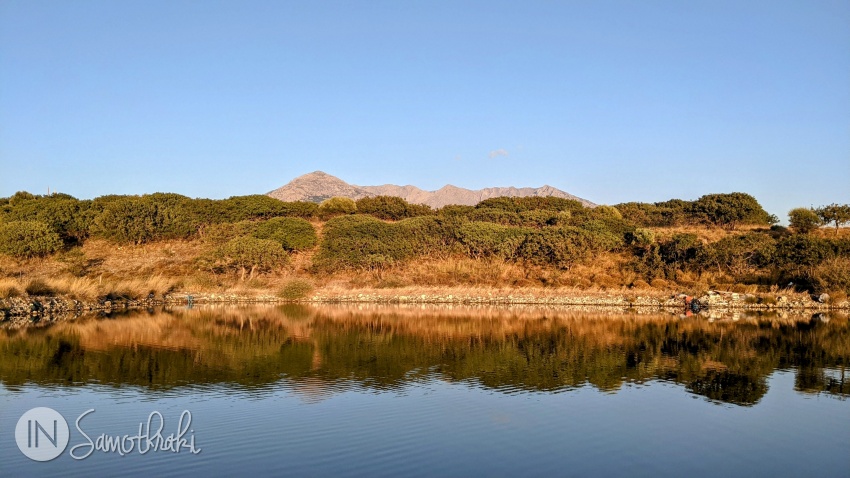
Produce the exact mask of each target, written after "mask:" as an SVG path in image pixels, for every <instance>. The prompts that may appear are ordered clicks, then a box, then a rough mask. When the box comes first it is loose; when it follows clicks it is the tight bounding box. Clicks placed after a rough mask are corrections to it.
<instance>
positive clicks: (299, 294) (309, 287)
mask: <svg viewBox="0 0 850 478" xmlns="http://www.w3.org/2000/svg"><path fill="white" fill-rule="evenodd" d="M312 291H313V284H312V283H311V282H310V281H306V280H304V279H293V280H291V281H289V282H287V283H286V285H284V286H283V288H281V289H280V292H279V293H278V296H280V297H281V298H282V299H286V300H298V299H303V298H304V297H307V295H309V294H310V292H312Z"/></svg>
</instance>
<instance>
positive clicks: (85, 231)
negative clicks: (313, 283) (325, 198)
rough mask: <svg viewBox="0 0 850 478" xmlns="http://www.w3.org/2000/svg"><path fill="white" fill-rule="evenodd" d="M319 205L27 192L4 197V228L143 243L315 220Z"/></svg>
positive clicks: (0, 207) (0, 202)
mask: <svg viewBox="0 0 850 478" xmlns="http://www.w3.org/2000/svg"><path fill="white" fill-rule="evenodd" d="M318 208H319V206H318V205H317V204H314V203H308V202H283V201H279V200H277V199H274V198H271V197H268V196H263V195H253V196H236V197H232V198H229V199H222V200H213V199H191V198H188V197H185V196H181V195H179V194H164V193H155V194H148V195H144V196H115V195H111V196H101V197H98V198H96V199H93V200H78V199H76V198H73V197H71V196H68V195H66V194H52V195H49V196H35V195H32V194H29V193H25V192H19V193H16V194H15V195H14V196H12V197H10V198H4V199H0V224H5V223H10V222H39V223H42V224H45V225H47V227H48V228H49V229H50V230H51V231H52V232H55V233H56V234H58V235H59V237H60V239H61V240H62V241H63V242H64V243H66V244H73V243H76V242H80V241H82V240H84V239H85V238H87V237H89V236H97V237H103V238H106V239H112V240H115V241H119V242H129V243H135V244H141V243H145V242H150V241H156V240H162V239H181V238H188V237H192V236H194V235H196V234H198V233H199V231H201V230H202V229H203V228H204V227H205V226H208V225H211V224H222V223H236V222H239V221H251V220H254V221H256V220H263V219H270V218H273V217H298V218H311V217H314V216H316V214H317V213H318Z"/></svg>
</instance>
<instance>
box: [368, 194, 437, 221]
mask: <svg viewBox="0 0 850 478" xmlns="http://www.w3.org/2000/svg"><path fill="white" fill-rule="evenodd" d="M356 206H357V207H356V211H357V212H358V213H359V214H368V215H370V216H375V217H377V218H378V219H385V220H390V221H398V220H401V219H406V218H410V217H417V216H429V215H432V214H434V211H433V210H432V209H431V208H430V207H429V206H426V205H424V204H410V203H408V202H407V201H405V200H404V199H402V198H400V197H396V196H375V197H368V198H363V199H358V200H357V202H356Z"/></svg>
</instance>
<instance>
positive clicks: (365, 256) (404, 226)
mask: <svg viewBox="0 0 850 478" xmlns="http://www.w3.org/2000/svg"><path fill="white" fill-rule="evenodd" d="M624 229H626V228H625V227H623V226H622V224H620V223H614V224H613V227H611V225H609V224H606V223H605V222H603V221H599V220H595V221H586V222H585V223H583V224H582V227H576V226H553V227H547V228H543V229H537V228H531V227H524V226H511V225H504V224H497V223H492V222H484V221H468V220H465V219H459V218H457V217H440V216H422V217H415V218H409V219H403V220H401V221H398V222H392V223H389V222H384V221H381V220H379V219H376V218H374V217H371V216H367V215H361V214H356V215H350V216H342V217H337V218H334V219H331V220H329V221H328V222H327V223H326V224H325V227H324V237H323V240H322V243H321V244H320V246H319V252H318V254H317V255H316V257H315V258H314V265H315V266H316V267H317V268H319V269H322V270H329V271H333V270H339V269H346V268H364V269H380V268H383V267H386V266H389V265H392V264H394V263H397V262H400V261H404V260H407V259H410V258H413V257H418V256H435V255H436V256H439V255H443V256H447V255H449V254H465V255H467V256H468V257H471V258H475V259H478V258H499V259H502V260H506V261H517V262H523V263H526V264H532V265H540V266H554V267H557V268H560V269H569V268H570V267H571V266H572V265H573V264H575V263H577V262H580V261H582V260H584V259H586V258H587V257H588V256H589V255H591V254H593V253H594V252H600V251H611V250H617V249H619V248H622V247H624V246H625V234H624Z"/></svg>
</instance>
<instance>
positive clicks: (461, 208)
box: [437, 204, 475, 218]
mask: <svg viewBox="0 0 850 478" xmlns="http://www.w3.org/2000/svg"><path fill="white" fill-rule="evenodd" d="M474 210H475V207H474V206H465V205H461V204H449V205H448V206H443V207H441V208H440V209H438V210H437V215H438V216H441V217H454V218H467V217H469V214H470V213H472V211H474Z"/></svg>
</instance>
